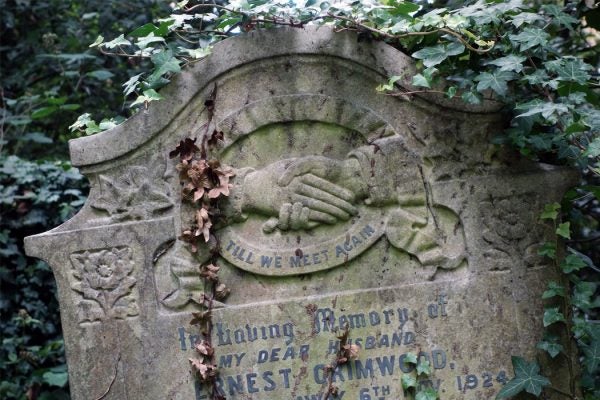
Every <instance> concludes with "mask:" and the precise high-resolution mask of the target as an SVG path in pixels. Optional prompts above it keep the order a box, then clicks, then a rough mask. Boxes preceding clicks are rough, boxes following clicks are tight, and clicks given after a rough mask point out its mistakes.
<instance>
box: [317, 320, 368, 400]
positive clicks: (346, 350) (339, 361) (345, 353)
mask: <svg viewBox="0 0 600 400" xmlns="http://www.w3.org/2000/svg"><path fill="white" fill-rule="evenodd" d="M349 334H350V329H349V328H348V325H346V326H345V328H344V330H343V331H342V334H341V335H340V336H338V337H337V338H338V339H340V348H339V350H338V351H337V353H336V357H335V359H334V360H333V361H332V362H331V363H330V364H329V365H327V366H326V367H325V379H326V382H327V389H326V391H325V397H324V400H329V398H330V396H334V397H337V396H338V393H339V388H338V387H337V386H335V385H334V384H333V375H334V374H335V371H336V370H337V369H338V368H339V366H340V365H344V364H346V363H347V362H348V361H350V360H354V359H355V358H357V357H358V352H359V350H360V347H358V346H357V345H355V344H351V343H348V336H349Z"/></svg>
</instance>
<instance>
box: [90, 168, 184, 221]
mask: <svg viewBox="0 0 600 400" xmlns="http://www.w3.org/2000/svg"><path fill="white" fill-rule="evenodd" d="M154 175H155V174H153V173H152V171H150V170H149V169H148V168H146V167H140V166H133V167H129V168H127V170H126V171H125V172H124V173H123V174H122V175H121V176H119V177H118V178H116V179H115V178H111V177H108V176H106V175H100V176H99V179H100V186H101V194H100V195H99V196H98V197H97V198H96V199H95V200H94V201H93V202H92V203H91V206H92V207H93V208H96V209H99V210H104V211H106V212H108V214H109V215H110V216H111V219H112V220H113V221H114V222H118V221H124V220H145V219H149V218H151V217H153V216H154V215H155V214H156V213H157V212H160V211H163V210H166V209H169V208H171V207H173V203H172V201H171V200H170V199H169V196H168V195H167V193H166V191H165V190H163V188H162V186H161V185H159V184H157V182H155V181H156V180H157V179H153V178H156V177H155V176H154ZM161 183H162V182H161Z"/></svg>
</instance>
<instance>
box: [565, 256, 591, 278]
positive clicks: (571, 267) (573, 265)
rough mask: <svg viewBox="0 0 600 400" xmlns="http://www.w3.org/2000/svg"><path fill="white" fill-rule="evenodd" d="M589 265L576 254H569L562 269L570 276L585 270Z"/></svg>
mask: <svg viewBox="0 0 600 400" xmlns="http://www.w3.org/2000/svg"><path fill="white" fill-rule="evenodd" d="M586 266H587V264H586V263H585V261H584V260H582V259H581V258H580V257H579V256H577V255H576V254H567V256H566V257H565V259H564V260H563V262H562V263H561V264H560V268H561V269H562V271H563V272H564V273H565V274H570V273H572V272H574V271H579V270H580V269H582V268H585V267H586Z"/></svg>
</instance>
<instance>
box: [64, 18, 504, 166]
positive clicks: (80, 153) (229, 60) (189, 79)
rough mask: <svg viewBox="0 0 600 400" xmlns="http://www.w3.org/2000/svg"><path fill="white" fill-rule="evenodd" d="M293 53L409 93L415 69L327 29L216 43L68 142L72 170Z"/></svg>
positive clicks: (467, 108)
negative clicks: (146, 101) (346, 66)
mask: <svg viewBox="0 0 600 400" xmlns="http://www.w3.org/2000/svg"><path fill="white" fill-rule="evenodd" d="M294 55H306V56H309V55H313V56H324V57H330V58H332V57H333V58H339V59H344V60H347V61H349V62H351V63H355V64H357V65H360V66H362V67H364V68H368V69H370V70H372V71H374V72H375V73H377V74H379V75H380V76H381V80H382V81H384V80H385V79H387V77H388V76H391V75H402V76H404V77H405V78H404V79H403V80H401V81H399V82H397V84H400V85H402V86H403V87H406V88H408V89H411V85H410V77H411V76H412V73H413V72H414V71H415V67H414V63H413V62H412V60H411V58H410V57H408V56H407V55H405V54H403V53H401V52H400V51H398V50H396V49H395V48H393V47H391V46H389V45H387V44H385V43H382V42H376V43H368V44H366V43H360V42H358V40H357V36H356V35H355V34H353V33H350V32H334V31H333V30H332V29H331V28H330V27H305V28H303V29H297V28H281V29H271V30H261V31H255V32H251V33H249V34H246V35H242V36H238V37H235V38H231V39H227V40H225V41H223V42H220V43H218V44H217V45H215V47H214V49H213V52H212V54H211V55H210V56H209V57H207V58H206V59H204V60H202V61H201V62H199V63H197V64H195V65H194V66H193V67H192V68H190V69H188V70H185V71H183V72H182V73H181V74H180V75H178V76H177V77H175V78H174V79H173V82H172V83H171V84H170V85H168V86H167V87H165V88H164V89H163V90H162V91H161V95H163V97H164V98H165V100H163V101H161V102H160V104H155V103H152V104H150V106H149V108H148V110H144V111H141V112H140V113H138V114H137V115H135V116H134V117H132V118H130V119H129V120H127V121H126V122H125V123H123V124H121V125H119V126H117V127H115V128H113V129H111V130H109V131H106V132H103V133H99V134H97V135H93V136H89V137H84V138H78V139H73V140H71V141H70V142H69V147H70V152H71V160H72V163H73V165H75V166H88V165H94V164H99V163H103V162H105V161H109V160H112V159H115V158H117V157H120V156H123V155H125V154H127V153H129V152H131V151H133V150H135V149H137V148H139V147H140V146H142V145H143V144H144V143H146V142H148V141H149V140H150V139H152V138H153V137H155V136H156V135H157V134H159V133H160V132H161V131H163V130H164V129H165V128H166V127H167V126H168V124H169V123H170V122H171V121H172V120H173V119H174V118H176V117H177V116H178V115H179V114H180V113H181V112H182V111H184V109H185V108H186V107H187V106H188V105H189V104H190V102H191V101H192V100H193V98H194V97H195V96H196V95H197V94H198V93H199V92H201V91H202V90H203V89H205V88H206V87H207V86H209V85H210V84H211V83H212V82H213V81H214V80H215V79H216V78H218V77H219V76H222V75H223V74H226V73H229V72H231V71H232V70H234V69H236V68H239V67H241V66H244V65H248V64H252V63H255V62H259V61H261V60H265V59H272V58H277V57H288V56H294ZM420 97H421V98H423V99H424V100H425V101H426V102H427V103H430V104H436V105H438V106H440V107H442V108H448V109H451V110H455V111H462V112H468V113H491V112H495V111H497V110H498V108H499V107H498V103H494V102H484V103H483V104H481V105H466V104H464V103H463V102H461V101H460V100H451V99H446V98H441V97H439V96H437V97H436V96H433V97H430V96H427V95H422V96H420Z"/></svg>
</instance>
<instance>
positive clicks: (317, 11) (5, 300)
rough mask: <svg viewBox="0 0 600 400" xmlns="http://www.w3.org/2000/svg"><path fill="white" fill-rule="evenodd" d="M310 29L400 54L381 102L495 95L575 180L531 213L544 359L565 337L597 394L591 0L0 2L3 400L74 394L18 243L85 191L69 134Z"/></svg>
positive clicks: (56, 330) (597, 141)
mask: <svg viewBox="0 0 600 400" xmlns="http://www.w3.org/2000/svg"><path fill="white" fill-rule="evenodd" d="M207 3H210V4H207ZM308 23H313V24H328V25H333V26H335V27H337V28H339V29H344V30H352V31H356V32H358V34H359V37H360V38H361V40H381V41H385V42H387V43H389V44H390V45H392V46H395V47H396V48H398V49H400V50H401V51H403V52H405V53H407V54H410V55H412V57H413V58H414V59H415V60H416V61H417V66H418V68H419V71H418V73H417V74H416V75H415V76H414V77H411V79H412V84H413V89H410V90H406V89H403V88H402V87H400V86H399V85H396V82H397V81H399V80H400V79H401V77H390V80H389V81H388V82H387V84H384V85H382V86H381V87H380V88H379V90H380V91H382V92H383V93H382V95H383V94H387V95H393V96H399V97H401V98H402V99H404V100H407V101H410V99H411V96H413V95H414V94H415V93H416V92H431V93H435V94H437V95H439V96H446V97H460V98H462V100H463V101H465V102H466V103H479V102H481V101H482V100H483V99H484V98H487V99H491V100H493V101H500V102H502V103H503V104H504V111H503V112H504V113H505V114H506V120H507V125H506V130H505V131H504V134H502V135H500V136H499V137H497V138H496V139H495V141H496V143H497V144H498V145H506V146H512V147H513V148H515V149H516V150H517V151H519V152H520V153H521V154H522V155H523V157H528V158H532V159H534V160H538V161H542V162H548V163H553V164H566V165H571V166H574V167H575V168H578V169H579V170H580V171H581V173H582V182H581V185H579V186H578V187H577V188H574V189H572V190H571V191H570V192H569V193H567V195H566V196H565V199H564V201H563V202H562V204H553V205H548V207H547V209H546V211H545V212H544V214H543V215H542V216H541V218H542V219H543V220H546V221H547V223H549V224H553V226H554V228H555V229H556V233H557V238H559V240H560V241H559V240H557V241H556V242H553V243H547V244H546V245H545V246H544V247H543V248H542V250H541V254H543V255H545V256H547V257H550V258H551V259H553V260H554V261H555V262H556V264H557V267H559V268H561V269H562V270H563V272H564V273H565V276H564V277H565V279H564V282H553V283H551V284H550V285H549V287H548V290H547V291H546V293H545V294H544V298H545V299H546V301H547V308H546V309H545V310H540V314H542V313H543V317H544V318H543V319H544V325H545V327H546V328H547V335H546V337H545V338H544V340H543V341H542V342H540V344H538V349H540V351H543V352H546V353H547V354H548V355H549V356H550V357H552V358H555V357H563V361H564V360H566V359H564V357H566V355H565V354H566V353H568V351H566V350H565V349H568V346H569V344H568V343H561V342H560V341H559V339H558V336H556V335H554V334H553V333H555V332H556V330H557V329H564V330H566V333H567V335H568V337H570V338H572V339H573V340H574V342H575V343H576V344H577V346H578V348H579V354H580V358H579V359H578V360H577V361H579V362H580V363H581V365H582V375H581V376H580V377H578V378H577V379H574V384H575V383H576V384H577V385H581V386H582V387H583V388H584V391H585V395H586V399H597V398H600V377H599V376H600V356H599V354H600V323H599V321H600V315H599V312H598V310H599V309H600V296H599V283H600V269H599V268H598V267H597V266H598V265H600V246H598V243H599V242H600V226H599V218H600V203H599V199H600V178H599V177H600V164H599V161H598V160H599V157H600V111H599V109H598V106H599V101H600V100H599V94H600V90H599V88H600V82H599V80H598V77H599V72H598V71H599V69H598V68H599V66H600V51H599V48H598V46H596V43H597V42H598V41H600V34H599V33H598V31H597V30H600V8H599V7H598V6H597V5H595V4H594V2H593V1H590V0H585V1H551V0H545V1H540V0H529V1H521V0H479V1H474V0H469V1H455V0H435V1H432V2H427V1H418V0H416V1H412V2H408V1H407V2H403V1H398V0H381V1H376V0H365V1H354V2H353V1H332V2H327V1H319V0H307V1H278V0H231V1H217V2H208V1H206V2H202V1H182V2H180V3H169V2H166V1H159V0H154V1H153V0H139V1H99V0H90V1H79V0H77V1H65V0H44V1H29V0H15V1H7V0H0V41H1V43H0V76H1V79H0V81H1V88H0V165H1V166H0V218H1V219H0V283H1V285H2V292H1V295H0V312H1V319H0V333H1V336H2V338H3V339H2V340H3V346H2V350H1V352H0V398H16V399H25V398H26V399H41V398H45V399H52V398H66V397H68V394H67V381H66V368H65V361H64V355H63V349H62V341H61V338H60V324H59V320H58V313H57V308H56V300H55V294H54V293H55V288H54V283H53V279H52V277H51V272H50V271H49V269H48V267H47V266H46V265H45V264H44V263H41V262H39V261H35V260H31V259H27V258H26V257H25V256H24V255H23V252H22V237H23V236H25V235H29V234H33V233H37V232H41V231H45V230H48V229H49V228H51V227H53V226H56V225H57V224H59V223H60V222H61V221H63V220H64V219H66V218H68V217H69V215H71V214H72V213H73V212H74V211H75V210H76V209H77V208H78V207H79V206H80V205H81V204H82V201H83V199H84V197H85V193H86V190H87V188H86V183H85V182H84V180H83V179H82V177H81V176H80V175H79V174H78V173H77V172H76V171H75V170H73V169H71V168H70V167H69V165H68V163H67V162H66V160H67V158H68V155H67V151H66V149H67V147H66V141H67V139H69V138H71V137H75V136H79V135H86V134H93V133H97V132H99V131H102V130H105V129H110V128H111V127H113V126H115V124H118V123H120V122H121V121H122V120H123V119H124V118H126V117H128V116H130V115H132V114H133V113H135V112H137V111H139V110H140V109H143V108H145V107H147V106H148V103H150V102H152V101H160V99H161V96H160V88H161V87H163V86H164V85H166V84H167V83H168V82H169V80H170V79H171V77H172V76H173V75H174V74H177V73H178V72H180V71H181V69H182V68H185V67H186V66H188V65H190V64H192V63H194V62H197V61H198V60H200V59H202V58H203V57H205V56H207V55H208V54H209V53H210V48H211V46H212V44H214V43H215V42H218V41H219V40H222V39H224V38H227V37H229V36H235V35H239V34H243V33H244V32H247V31H252V30H254V29H259V28H277V27H278V26H281V25H288V26H289V25H291V26H294V27H298V28H300V27H302V26H303V25H305V24H308ZM105 38H106V39H105ZM90 44H91V46H89V45H90ZM81 113H83V114H82V115H80V116H79V117H77V115H78V114H81ZM73 121H75V122H74V123H73ZM69 131H70V132H69ZM34 160H35V161H34ZM563 244H566V245H567V246H568V250H567V253H566V257H558V256H557V254H558V253H557V248H558V246H559V245H563ZM566 321H569V322H571V323H572V324H571V325H568V324H565V322H566ZM515 356H518V355H515ZM513 364H514V366H515V378H514V379H513V380H511V381H510V382H509V383H508V384H507V385H506V386H505V389H504V390H503V392H502V393H501V394H500V396H499V397H505V396H511V395H513V394H515V393H519V392H521V391H528V392H530V393H533V394H535V395H538V394H540V393H544V391H546V390H552V386H551V383H550V382H547V380H545V378H544V377H543V375H539V374H543V373H544V371H543V370H542V371H539V368H538V365H537V363H535V361H533V362H529V361H527V360H523V359H522V358H520V357H514V358H513ZM534 378H535V379H534ZM532 382H537V383H536V384H535V385H531V383H532ZM574 392H575V390H574V388H572V390H571V393H570V394H567V395H568V396H571V397H572V396H574V394H573V393H574ZM429 395H430V396H435V394H431V393H430V394H429ZM568 396H567V397H568ZM432 398H433V397H432ZM572 398H573V397H572Z"/></svg>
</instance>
